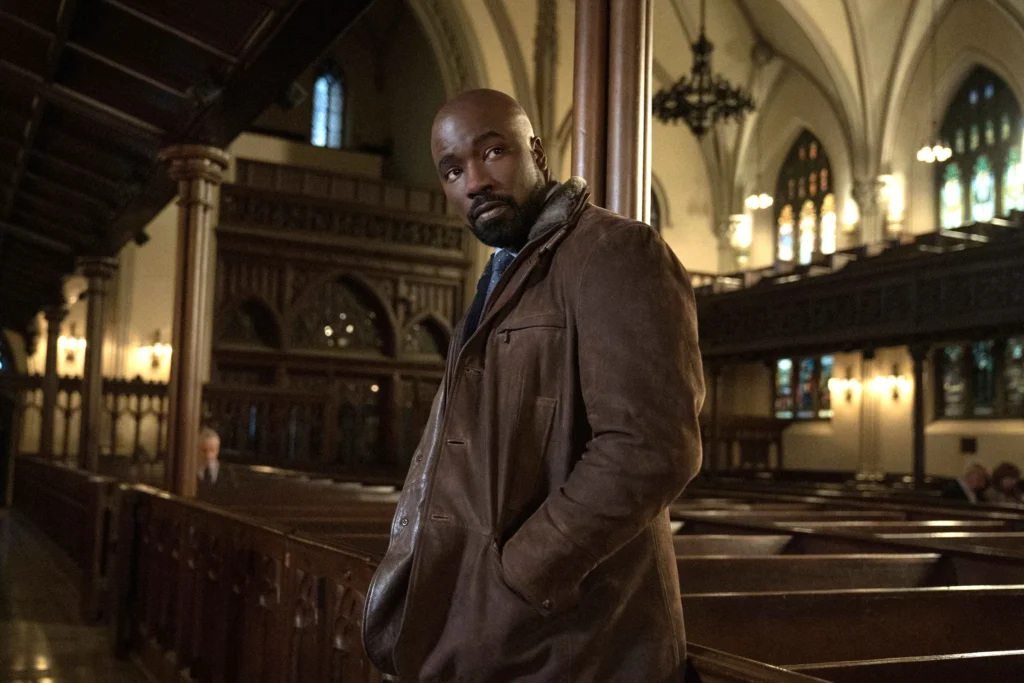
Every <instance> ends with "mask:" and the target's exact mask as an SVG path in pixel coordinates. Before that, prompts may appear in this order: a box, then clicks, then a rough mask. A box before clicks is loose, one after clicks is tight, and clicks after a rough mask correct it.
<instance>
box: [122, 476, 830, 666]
mask: <svg viewBox="0 0 1024 683" xmlns="http://www.w3.org/2000/svg"><path fill="white" fill-rule="evenodd" d="M122 488H123V491H122V496H121V502H122V511H121V516H120V521H121V532H120V536H121V539H122V542H121V543H120V544H119V551H120V552H119V555H118V562H117V565H118V569H119V576H118V585H119V586H120V587H122V589H123V592H121V593H119V597H120V599H119V601H118V609H117V614H118V620H117V624H118V628H117V643H118V649H119V651H120V652H121V653H122V654H123V655H130V656H132V657H133V658H134V659H136V660H137V661H138V662H140V663H141V664H142V665H143V666H144V668H145V669H146V670H147V671H148V672H149V673H150V674H151V676H152V677H153V678H154V679H155V680H156V681H159V682H160V683H182V681H185V680H188V681H195V682H196V683H214V682H218V683H220V682H223V683H335V682H336V681H345V682H346V683H378V682H380V681H382V680H383V677H382V676H381V674H380V673H379V672H377V671H375V670H374V668H373V667H372V666H371V665H370V664H369V661H368V660H367V659H366V656H365V653H364V652H363V651H362V644H361V637H360V626H359V624H360V620H361V615H362V605H363V601H364V599H365V594H366V590H367V588H368V586H369V581H370V577H371V576H372V572H373V569H374V566H375V560H374V557H373V556H371V555H370V554H363V553H360V552H359V551H357V550H352V549H346V548H339V547H330V546H329V545H327V544H324V543H321V542H317V541H315V540H312V539H309V538H304V537H302V536H301V535H294V534H290V533H288V532H287V531H286V528H285V527H284V526H282V525H280V524H277V523H274V522H268V521H262V520H258V519H255V518H252V517H248V516H245V515H241V514H238V513H236V512H231V511H227V510H221V509H217V508H215V507H212V506H209V505H205V504H203V503H200V502H196V501H189V500H183V499H179V498H176V497H175V496H172V495H169V494H167V493H165V492H161V491H157V490H154V489H150V488H148V487H144V486H133V487H128V486H125V487H122ZM688 667H689V668H690V669H691V670H692V671H693V672H695V673H696V676H693V677H692V678H693V680H698V678H697V677H698V676H699V680H701V681H703V683H822V680H821V679H818V678H814V677H810V676H807V675H804V674H799V673H793V672H788V671H784V670H782V669H779V668H777V667H773V666H770V665H767V664H764V663H760V662H754V661H749V660H747V659H743V658H741V657H737V656H736V655H733V654H728V653H724V652H717V651H715V650H712V649H709V648H705V647H701V646H699V645H692V646H691V651H690V656H689V659H688ZM688 680H689V679H688Z"/></svg>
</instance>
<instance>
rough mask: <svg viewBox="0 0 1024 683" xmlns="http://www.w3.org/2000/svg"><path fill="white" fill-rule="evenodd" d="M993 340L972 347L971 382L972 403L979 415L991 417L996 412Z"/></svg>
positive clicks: (975, 412)
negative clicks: (972, 368)
mask: <svg viewBox="0 0 1024 683" xmlns="http://www.w3.org/2000/svg"><path fill="white" fill-rule="evenodd" d="M992 347H993V342H991V341H984V342H978V343H977V344H974V345H973V346H972V348H971V359H972V360H973V362H974V377H973V378H972V380H973V381H972V382H971V390H972V396H971V405H972V407H973V409H974V414H975V415H976V416H978V417H989V416H991V415H992V414H993V413H994V412H995V400H996V362H995V355H994V353H993V350H992Z"/></svg>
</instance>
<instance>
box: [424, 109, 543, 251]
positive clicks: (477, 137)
mask: <svg viewBox="0 0 1024 683" xmlns="http://www.w3.org/2000/svg"><path fill="white" fill-rule="evenodd" d="M464 105H465V106H460V107H458V108H456V109H455V110H454V111H452V112H450V113H448V114H446V115H442V116H441V117H439V119H438V121H437V122H436V123H435V125H434V133H433V136H432V140H431V147H432V151H433V156H434V162H435V164H436V165H437V174H438V176H439V178H440V180H441V186H442V187H443V188H444V192H445V194H446V195H447V197H448V201H450V202H451V203H452V204H453V205H454V206H455V207H456V208H457V209H458V211H459V213H461V214H462V215H464V216H466V220H467V221H468V223H469V227H470V229H471V230H472V231H473V234H474V235H476V237H477V239H479V240H480V241H481V242H483V243H484V244H486V245H488V246H491V247H499V248H503V249H515V250H518V249H520V248H522V246H523V245H524V244H525V243H526V241H527V237H528V235H529V232H530V228H531V227H532V225H533V222H534V221H535V220H536V218H537V215H538V213H539V212H540V208H541V206H542V205H543V202H544V195H545V191H546V186H547V177H546V166H545V164H546V161H545V159H544V151H543V148H542V147H541V145H540V140H539V139H537V138H534V137H532V136H531V135H529V134H528V133H524V131H523V128H522V126H520V125H517V121H516V120H515V119H510V117H508V116H504V115H502V113H501V111H500V110H498V111H495V110H493V109H489V108H487V107H486V106H483V104H482V103H475V102H469V103H464Z"/></svg>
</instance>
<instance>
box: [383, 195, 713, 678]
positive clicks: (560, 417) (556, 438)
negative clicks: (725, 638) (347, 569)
mask: <svg viewBox="0 0 1024 683" xmlns="http://www.w3.org/2000/svg"><path fill="white" fill-rule="evenodd" d="M588 196H589V193H588V191H587V189H586V184H585V183H584V182H583V181H582V180H579V179H572V180H570V181H568V182H566V183H564V184H562V185H561V186H559V187H558V188H557V189H556V190H555V191H554V192H553V193H552V195H551V196H550V197H549V199H548V201H547V203H546V204H545V207H544V210H543V212H542V214H541V216H540V218H539V219H538V221H537V224H536V225H535V227H534V228H533V230H532V231H531V234H530V242H529V244H528V245H527V246H526V247H525V248H524V249H523V250H522V251H521V252H520V253H519V256H518V257H517V258H516V260H515V261H514V262H513V264H512V265H511V266H510V267H509V269H508V270H507V271H506V272H505V274H504V276H503V277H502V280H501V281H500V282H499V283H498V285H497V287H496V288H495V290H494V292H493V294H492V295H491V298H490V300H489V302H488V304H487V307H486V309H485V310H484V312H483V315H482V317H481V322H480V325H479V327H478V328H477V329H476V331H475V332H474V333H473V334H472V335H470V336H469V338H468V339H462V329H463V326H461V325H460V326H459V328H458V329H457V330H456V333H455V335H454V338H453V343H452V347H451V350H450V351H449V354H448V363H447V368H446V370H445V375H444V380H443V382H442V384H441V389H440V391H439V393H438V396H437V398H436V399H435V400H434V406H433V409H432V412H431V417H430V420H429V421H428V423H427V428H426V432H425V433H424V435H423V439H422V441H421V443H420V445H419V447H418V449H417V450H416V452H415V454H414V456H413V459H412V465H411V468H410V470H409V474H408V478H407V479H406V483H405V488H404V489H403V491H402V495H401V498H400V501H399V504H398V511H397V513H396V515H395V519H394V522H393V524H392V527H391V545H390V547H389V549H388V552H387V555H386V556H385V558H384V560H383V561H382V562H381V565H380V567H379V569H378V571H377V573H376V575H375V577H374V580H373V583H372V584H371V586H370V590H369V594H368V595H367V600H366V609H365V612H364V615H363V638H364V643H365V645H366V649H367V652H368V653H369V655H370V657H371V659H372V660H373V661H374V662H375V663H376V664H377V666H379V667H380V668H381V669H382V670H384V671H385V672H388V673H392V674H397V675H398V676H399V677H400V678H401V680H402V681H403V682H405V681H408V682H412V681H419V682H428V681H429V682H430V683H435V682H436V683H449V682H455V681H460V682H462V683H503V682H506V681H508V682H512V681H515V682H517V683H562V682H569V681H572V682H588V683H589V682H593V683H609V682H611V683H619V682H621V683H639V682H641V681H642V682H643V683H667V682H668V681H672V682H673V683H678V682H679V681H682V679H683V664H684V662H685V658H686V653H685V637H684V632H683V615H682V609H681V606H680V598H679V584H678V576H677V574H676V563H675V553H674V551H673V544H672V539H671V535H670V530H669V520H668V514H667V512H666V509H665V508H666V506H667V505H668V504H669V503H670V502H672V501H673V500H674V499H675V498H676V497H677V496H678V495H679V494H680V492H681V491H682V490H683V487H684V486H685V485H686V484H687V482H689V480H690V479H691V478H692V477H693V476H694V474H695V473H696V472H697V471H698V469H699V467H700V459H701V447H700V434H699V430H698V425H697V414H698V412H699V411H700V407H701V403H702V401H703V396H704V386H703V374H702V372H701V360H700V355H699V352H698V350H697V321H696V310H695V305H694V300H693V292H692V290H691V288H690V284H689V280H688V277H687V275H686V273H685V272H684V271H683V268H682V267H681V266H680V264H679V262H678V260H677V259H676V258H675V256H674V255H673V254H672V252H671V250H670V249H669V248H668V247H667V246H666V245H665V243H664V242H663V241H662V240H661V238H660V237H659V236H658V235H657V234H656V233H655V232H654V231H653V230H651V229H650V228H649V227H648V226H646V225H643V224H642V223H637V222H635V221H630V220H626V219H624V218H622V217H620V216H617V215H615V214H612V213H610V212H608V211H605V210H603V209H599V208H596V207H594V206H592V205H590V204H588V203H587V198H588Z"/></svg>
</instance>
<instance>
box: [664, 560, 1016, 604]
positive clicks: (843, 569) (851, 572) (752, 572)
mask: <svg viewBox="0 0 1024 683" xmlns="http://www.w3.org/2000/svg"><path fill="white" fill-rule="evenodd" d="M676 563H677V566H678V568H679V582H680V585H681V586H682V589H683V591H684V592H685V593H687V594H698V593H726V592H732V593H736V592H739V593H755V592H757V593H764V592H779V591H813V590H846V589H855V588H920V587H927V586H966V585H971V586H976V585H1024V564H1022V563H1019V562H1006V561H1004V560H1002V559H997V558H971V557H956V556H953V557H947V556H943V555H940V554H939V553H895V554H856V555H842V554H832V555H775V556H760V557H759V556H746V557H744V556H708V557H678V558H677V559H676Z"/></svg>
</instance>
